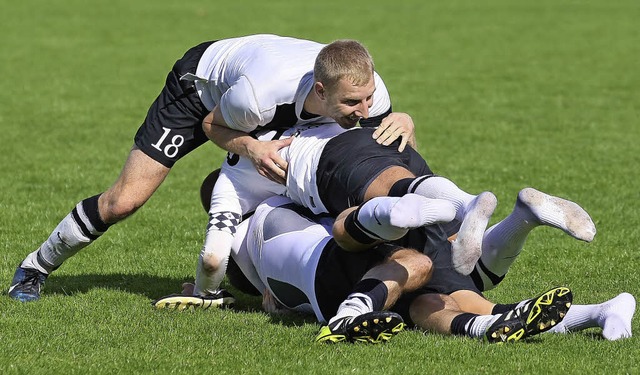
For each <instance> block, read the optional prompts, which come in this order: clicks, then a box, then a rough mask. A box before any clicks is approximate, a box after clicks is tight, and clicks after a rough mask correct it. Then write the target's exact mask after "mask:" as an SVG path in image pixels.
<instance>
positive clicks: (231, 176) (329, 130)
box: [209, 122, 347, 215]
mask: <svg viewBox="0 0 640 375" xmlns="http://www.w3.org/2000/svg"><path fill="white" fill-rule="evenodd" d="M345 131H347V130H345V129H343V128H342V127H340V126H339V125H338V124H336V123H335V122H333V123H328V124H308V125H300V126H297V127H295V128H292V129H288V130H287V131H285V132H284V133H282V135H281V136H280V138H286V137H290V136H295V138H294V140H293V141H292V142H291V145H290V146H289V147H285V148H283V149H281V150H280V156H282V158H283V159H284V160H285V161H287V163H289V168H288V170H287V185H286V186H284V185H281V184H278V183H276V182H274V181H271V180H269V179H267V178H266V177H263V176H261V175H260V174H259V173H258V171H257V170H256V169H255V167H254V166H253V164H252V163H251V162H250V161H249V160H248V159H246V158H243V157H238V156H237V155H236V156H233V155H229V157H227V159H226V160H225V161H224V163H223V164H222V168H221V171H220V176H219V177H218V181H217V182H216V184H215V186H214V189H213V194H212V197H211V208H210V210H209V212H210V213H216V212H233V213H236V214H239V215H245V214H247V213H249V212H252V211H253V210H255V208H256V207H257V205H258V204H259V203H260V202H262V201H263V200H265V199H266V198H268V197H271V196H274V195H286V196H288V197H290V198H291V199H292V200H293V201H294V202H295V203H297V204H299V205H302V206H304V207H307V208H309V209H310V210H311V211H312V212H313V213H314V214H320V213H326V212H327V209H326V208H325V206H324V204H323V203H322V201H321V199H320V195H319V191H318V187H317V184H316V169H317V167H318V162H319V160H320V156H321V154H322V150H323V149H324V146H325V145H326V144H327V142H329V140H331V138H333V137H334V136H336V135H338V134H341V133H343V132H345ZM278 134H279V133H278V132H276V131H275V130H272V131H268V132H265V133H263V134H261V135H259V136H258V139H259V140H263V141H265V140H271V139H273V138H274V137H277V136H278Z"/></svg>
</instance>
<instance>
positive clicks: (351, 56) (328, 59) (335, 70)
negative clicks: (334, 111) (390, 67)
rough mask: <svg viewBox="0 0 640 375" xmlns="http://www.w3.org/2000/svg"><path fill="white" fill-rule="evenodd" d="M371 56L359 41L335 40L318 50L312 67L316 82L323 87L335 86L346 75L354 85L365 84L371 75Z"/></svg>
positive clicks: (372, 67)
mask: <svg viewBox="0 0 640 375" xmlns="http://www.w3.org/2000/svg"><path fill="white" fill-rule="evenodd" d="M373 69H374V65H373V58H372V57H371V55H370V54H369V51H367V49H366V47H365V46H363V45H362V44H361V43H360V42H358V41H356V40H350V39H342V40H336V41H335V42H332V43H330V44H327V45H326V46H324V48H322V50H320V53H319V54H318V57H316V62H315V65H314V67H313V75H314V78H315V80H316V81H317V82H320V83H322V84H323V85H324V86H325V87H328V88H331V87H333V86H335V85H336V84H337V83H338V81H340V79H342V78H345V77H347V78H348V79H349V80H351V83H352V84H354V85H356V86H363V85H366V84H367V83H368V82H369V81H370V80H371V78H372V77H373Z"/></svg>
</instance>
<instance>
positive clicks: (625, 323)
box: [549, 293, 636, 341]
mask: <svg viewBox="0 0 640 375" xmlns="http://www.w3.org/2000/svg"><path fill="white" fill-rule="evenodd" d="M635 310H636V300H635V298H634V297H633V296H632V295H631V294H629V293H621V294H619V295H618V296H617V297H615V298H613V299H610V300H609V301H605V302H603V303H601V304H597V305H572V306H571V308H570V309H569V311H568V312H567V315H566V316H565V317H564V319H563V320H562V321H561V322H560V323H559V324H558V325H556V326H555V327H553V328H552V329H551V330H550V331H549V332H554V333H569V332H576V331H580V330H583V329H587V328H593V327H601V328H602V335H603V336H604V338H605V339H607V340H612V341H613V340H619V339H622V338H627V337H631V320H632V318H633V314H634V313H635Z"/></svg>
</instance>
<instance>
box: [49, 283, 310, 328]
mask: <svg viewBox="0 0 640 375" xmlns="http://www.w3.org/2000/svg"><path fill="white" fill-rule="evenodd" d="M188 280H189V277H184V278H172V277H161V276H156V275H148V274H123V273H114V274H83V275H60V276H58V275H55V276H53V277H51V278H49V279H48V280H47V282H46V284H45V288H44V290H43V295H45V296H46V295H56V294H58V295H64V296H74V295H76V294H84V293H87V292H89V291H91V290H92V289H107V290H116V291H122V292H126V293H132V294H139V295H142V296H145V297H147V298H148V299H149V302H151V301H152V300H155V299H158V298H160V297H162V296H166V295H169V294H174V293H179V292H180V291H181V290H182V283H184V282H187V281H188ZM222 287H223V288H225V289H227V290H228V291H229V292H231V293H232V294H233V296H234V297H235V298H236V304H235V306H234V308H233V309H232V310H233V311H237V312H245V313H253V312H260V313H264V312H263V311H262V308H261V304H262V297H261V296H253V295H248V294H245V293H242V292H241V291H239V290H238V289H236V288H234V287H233V286H231V285H229V284H228V283H223V285H222ZM269 320H270V321H271V323H273V324H278V325H282V326H285V327H296V326H300V325H303V324H308V323H311V324H314V323H316V320H315V317H314V316H312V315H304V314H301V313H296V312H291V313H289V314H269Z"/></svg>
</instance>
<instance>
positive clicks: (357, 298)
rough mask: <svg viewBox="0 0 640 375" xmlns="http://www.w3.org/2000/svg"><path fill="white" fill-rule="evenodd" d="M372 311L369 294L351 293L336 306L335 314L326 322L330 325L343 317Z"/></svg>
mask: <svg viewBox="0 0 640 375" xmlns="http://www.w3.org/2000/svg"><path fill="white" fill-rule="evenodd" d="M372 311H373V301H372V300H371V298H370V297H369V296H367V295H366V294H364V293H351V294H349V296H348V297H347V299H346V300H344V301H343V302H342V303H341V304H340V306H338V311H337V312H336V315H335V316H334V317H333V318H331V319H329V322H328V324H329V326H331V325H333V324H335V323H336V322H338V321H339V320H341V319H343V318H353V317H356V316H358V315H362V314H366V313H368V312H372Z"/></svg>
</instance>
